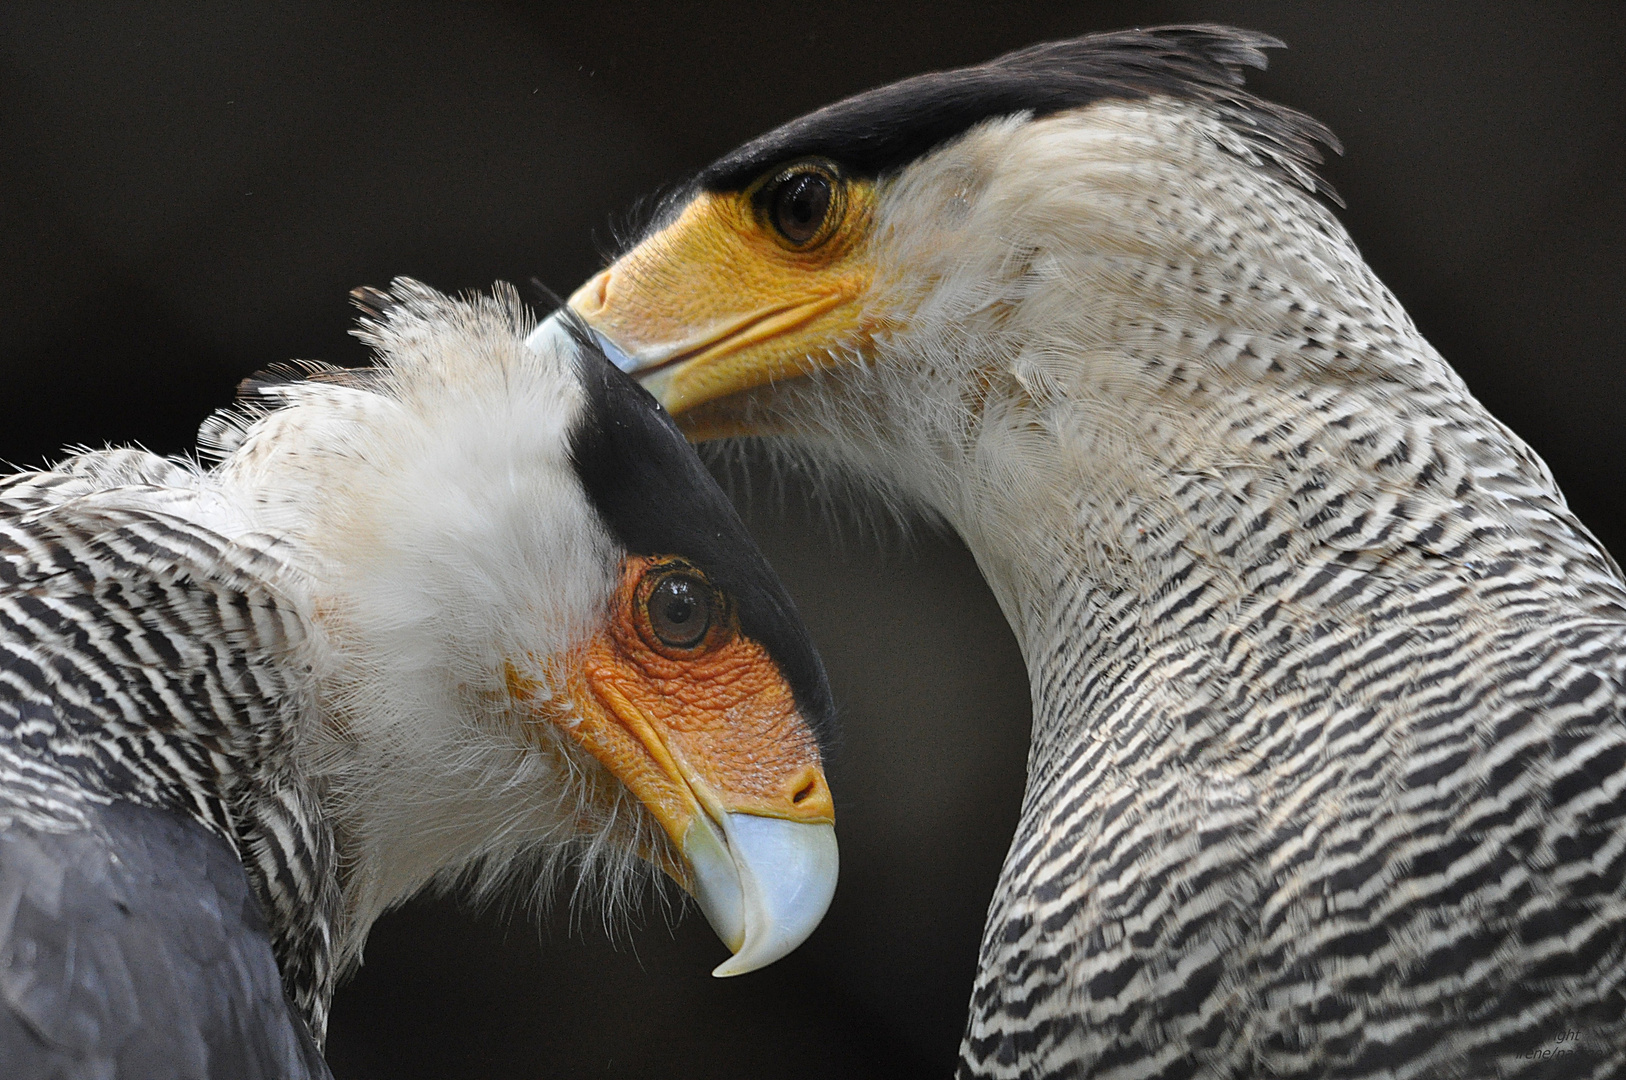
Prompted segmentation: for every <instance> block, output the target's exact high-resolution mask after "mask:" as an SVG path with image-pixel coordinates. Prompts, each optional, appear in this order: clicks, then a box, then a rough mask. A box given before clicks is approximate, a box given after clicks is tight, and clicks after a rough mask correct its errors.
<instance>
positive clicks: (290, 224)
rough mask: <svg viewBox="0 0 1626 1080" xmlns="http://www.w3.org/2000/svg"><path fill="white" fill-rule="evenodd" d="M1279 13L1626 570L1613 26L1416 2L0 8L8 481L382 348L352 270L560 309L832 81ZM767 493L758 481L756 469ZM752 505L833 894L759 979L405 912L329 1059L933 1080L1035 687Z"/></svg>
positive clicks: (594, 929) (590, 930)
mask: <svg viewBox="0 0 1626 1080" xmlns="http://www.w3.org/2000/svg"><path fill="white" fill-rule="evenodd" d="M1197 20H1203V21H1221V22H1231V23H1235V24H1238V25H1242V26H1249V27H1254V28H1257V29H1261V30H1266V31H1269V32H1271V33H1274V34H1276V35H1278V36H1280V37H1281V38H1283V39H1284V40H1286V41H1287V42H1288V43H1289V45H1290V46H1291V48H1290V49H1289V50H1288V51H1285V52H1278V53H1276V54H1274V55H1273V58H1272V61H1271V69H1270V71H1269V72H1268V73H1265V74H1264V75H1262V76H1259V77H1257V78H1255V79H1254V80H1253V85H1255V86H1256V87H1258V88H1260V89H1261V90H1262V91H1263V92H1264V93H1266V94H1267V95H1269V96H1272V97H1275V98H1277V99H1279V100H1282V101H1285V102H1287V103H1289V104H1291V105H1294V106H1297V107H1299V108H1302V109H1305V110H1307V111H1309V112H1311V113H1313V114H1314V115H1316V116H1318V117H1320V118H1321V119H1322V120H1325V121H1327V122H1328V123H1329V124H1331V125H1332V127H1333V129H1334V130H1335V131H1337V133H1338V135H1339V136H1340V137H1341V138H1342V139H1343V141H1344V144H1345V147H1346V156H1345V157H1344V158H1343V159H1340V160H1335V161H1333V162H1331V163H1329V164H1328V166H1327V170H1326V171H1327V173H1328V175H1329V176H1330V177H1331V179H1332V181H1333V183H1334V184H1335V185H1336V187H1337V188H1338V189H1339V191H1340V192H1341V193H1342V194H1343V195H1344V197H1345V198H1346V199H1347V200H1348V203H1349V208H1348V210H1347V211H1346V212H1344V214H1343V218H1344V220H1345V221H1346V222H1347V223H1348V225H1349V227H1350V229H1351V230H1352V231H1353V232H1354V234H1355V237H1356V239H1357V241H1358V242H1359V243H1360V245H1361V248H1362V249H1363V251H1365V253H1366V254H1367V256H1368V258H1369V259H1370V260H1371V261H1372V263H1373V264H1374V265H1375V266H1376V268H1377V270H1378V272H1379V274H1380V275H1381V276H1382V277H1383V278H1384V279H1385V280H1386V281H1387V282H1388V283H1389V284H1390V285H1391V286H1392V287H1393V288H1394V289H1395V291H1396V292H1397V293H1398V294H1399V295H1400V297H1401V299H1402V300H1403V301H1404V302H1405V303H1406V305H1407V306H1408V307H1409V308H1410V310H1411V312H1412V314H1413V315H1414V316H1415V317H1416V319H1417V321H1418V323H1419V324H1420V325H1421V326H1422V328H1423V330H1424V332H1425V333H1426V334H1428V336H1429V337H1430V338H1431V339H1432V340H1433V341H1434V343H1435V344H1436V345H1438V346H1439V347H1440V349H1441V350H1442V351H1443V352H1444V353H1445V355H1446V356H1447V357H1448V358H1449V359H1450V360H1451V361H1452V362H1453V363H1454V364H1456V365H1457V367H1458V368H1459V369H1460V370H1461V371H1462V373H1463V375H1464V376H1465V377H1466V378H1467V381H1468V384H1469V385H1470V386H1471V387H1472V388H1473V390H1474V391H1475V392H1476V393H1477V394H1478V395H1479V396H1480V397H1481V398H1483V399H1484V400H1485V401H1486V402H1487V403H1488V404H1489V405H1490V407H1491V408H1492V409H1493V410H1494V411H1495V412H1496V413H1497V414H1498V415H1499V416H1500V417H1502V419H1504V420H1505V421H1507V422H1508V423H1509V424H1510V425H1511V426H1512V427H1513V428H1514V429H1515V430H1517V431H1519V432H1521V433H1522V434H1523V435H1525V436H1526V437H1527V438H1528V439H1529V440H1530V441H1531V442H1532V443H1533V444H1534V445H1535V447H1536V449H1537V450H1538V451H1540V452H1541V453H1542V454H1543V455H1544V456H1545V457H1546V459H1547V460H1548V462H1549V463H1550V464H1551V465H1552V467H1553V469H1554V471H1555V472H1556V473H1557V474H1558V477H1559V480H1560V481H1561V483H1562V484H1563V485H1564V488H1565V490H1566V491H1567V492H1568V493H1569V496H1570V498H1571V500H1572V502H1573V503H1574V505H1575V507H1576V509H1577V510H1578V511H1579V513H1580V516H1581V517H1582V519H1583V520H1585V521H1586V522H1587V523H1588V524H1589V525H1591V526H1592V527H1593V528H1594V529H1595V530H1596V531H1597V532H1598V533H1599V534H1600V535H1601V536H1602V537H1603V539H1604V541H1605V542H1606V543H1608V544H1609V545H1610V546H1611V547H1612V548H1613V549H1614V550H1616V551H1617V552H1622V551H1626V508H1623V507H1622V499H1621V497H1620V489H1621V478H1622V477H1623V476H1626V437H1623V436H1622V433H1621V427H1620V424H1619V422H1618V420H1617V417H1619V416H1620V414H1621V412H1622V409H1623V407H1626V363H1623V361H1626V347H1623V345H1622V336H1621V335H1622V326H1621V324H1622V320H1623V316H1626V257H1623V253H1626V196H1623V194H1622V190H1621V185H1622V181H1623V177H1626V92H1623V91H1626V85H1623V84H1626V8H1623V7H1621V6H1619V5H1611V6H1608V7H1605V6H1602V5H1599V6H1595V7H1594V6H1569V5H1562V4H1543V5H1540V6H1539V7H1537V6H1535V5H1529V6H1526V5H1518V6H1513V5H1509V6H1507V7H1505V8H1504V7H1496V6H1492V5H1488V4H1462V5H1453V6H1441V7H1424V6H1422V5H1419V4H1414V3H1398V2H1397V3H1390V4H1374V3H1362V4H1353V3H1343V4H1330V3H1318V4H1314V5H1308V4H1291V3H1241V2H1238V3H1079V2H1071V3H1026V4H1021V3H1013V4H997V5H996V4H989V3H987V2H960V0H938V2H937V3H934V4H931V5H925V4H916V5H894V6H883V5H876V4H870V3H853V4H830V5H815V4H810V3H806V2H784V0H756V2H738V0H733V2H724V3H708V4H705V5H694V6H692V7H689V6H681V5H649V6H638V5H631V4H623V3H604V2H598V3H577V4H573V5H557V6H555V5H540V4H539V5H529V6H527V5H520V4H494V3H484V4H477V3H355V4H339V3H327V4H316V3H276V4H270V3H268V4H261V5H251V4H242V3H222V2H215V3H210V4H202V3H195V4H180V3H155V2H142V3H129V4H116V3H97V4H87V5H78V4H71V3H50V4H34V3H23V4H19V3H17V2H15V0H12V2H10V3H8V4H6V5H5V6H4V7H3V8H0V459H5V460H8V461H11V462H14V463H18V464H35V463H38V462H39V461H40V460H42V459H44V458H47V457H49V456H50V455H52V454H53V453H55V452H56V451H57V450H58V449H59V448H60V447H63V446H64V445H68V444H74V443H90V444H101V443H106V442H130V441H138V442H141V443H142V444H144V445H146V446H148V447H151V448H153V449H155V450H160V451H168V452H173V451H181V450H184V449H186V448H187V447H188V446H190V444H191V440H192V436H193V433H194V431H195V429H196V426H197V424H198V421H199V420H201V419H202V418H203V417H204V416H205V415H206V414H207V412H208V411H209V409H210V408H211V407H212V406H215V405H218V404H221V403H223V402H225V401H226V400H227V399H228V398H229V397H230V395H231V391H232V387H233V385H234V384H235V383H236V381H237V380H238V379H239V378H241V377H242V376H243V375H245V374H247V373H249V372H251V371H253V370H255V369H257V368H261V367H264V366H265V365H267V364H269V363H271V362H273V361H277V360H283V359H288V358H291V357H312V358H321V359H326V360H331V361H336V362H341V363H360V362H363V361H364V359H365V355H364V353H363V351H362V350H361V348H360V347H359V346H358V345H356V344H355V343H354V342H353V341H351V340H350V339H349V338H348V337H347V336H346V331H347V329H348V327H349V325H350V320H351V311H350V308H349V306H348V304H347V302H346V299H345V294H346V292H347V291H348V290H349V289H350V288H352V287H353V286H356V285H359V284H363V283H372V284H379V285H382V284H384V283H385V282H386V281H388V279H389V278H391V277H393V276H395V275H397V274H407V275H411V276H414V277H418V278H421V279H423V280H425V281H427V282H429V283H431V284H433V285H436V286H438V287H440V288H443V289H460V288H469V287H483V286H486V285H488V284H489V283H490V282H491V281H492V280H494V279H496V278H506V279H508V280H510V281H516V282H522V281H526V280H528V279H529V278H531V277H532V276H533V275H534V276H537V277H540V278H541V279H542V280H543V281H544V282H546V283H548V284H549V285H551V286H552V287H553V288H554V289H556V290H557V291H558V292H560V293H568V292H569V291H570V290H571V289H573V288H574V287H575V285H576V284H577V283H579V282H580V281H581V280H582V279H583V278H585V277H587V276H588V275H589V274H590V273H592V272H593V271H594V270H596V269H597V268H598V267H599V266H600V265H601V251H602V249H603V247H604V246H605V245H607V244H608V243H609V241H610V238H611V236H612V231H613V224H614V222H615V221H616V220H617V219H618V218H622V217H624V215H625V212H626V211H627V210H628V209H629V208H630V207H632V205H633V204H634V202H635V201H636V200H637V199H638V197H639V196H640V195H643V194H646V193H649V192H651V191H653V190H655V189H657V188H658V187H660V186H661V185H663V184H667V183H670V182H672V181H674V180H677V179H679V178H681V177H683V176H684V175H686V174H687V173H689V172H691V171H693V170H695V169H697V168H699V167H700V166H702V165H704V164H705V163H706V162H707V161H709V160H710V159H711V158H713V157H715V156H717V155H719V154H720V153H722V152H724V151H726V150H728V149H729V148H730V147H732V146H733V145H735V144H736V143H739V142H741V141H743V140H744V139H746V138H748V137H750V136H752V135H754V134H756V133H758V132H759V131H761V130H763V129H765V128H767V127H769V126H771V125H773V124H775V123H778V122H779V121H782V120H785V119H788V118H790V117H792V116H795V115H797V114H799V113H801V112H803V111H805V110H807V109H810V108H813V107H815V106H818V105H821V104H824V103H826V102H828V101H830V100H833V99H835V98H838V97H841V96H843V95H846V94H849V93H852V92H854V91H857V90H861V89H864V88H866V87H869V86H873V85H876V84H878V83H882V82H886V81H889V80H892V79H894V78H898V77H900V76H904V75H909V74H913V73H916V72H919V71H922V70H926V69H931V68H941V67H947V66H954V65H959V64H964V63H970V62H974V61H978V60H982V59H985V58H988V57H990V56H992V55H994V54H995V53H998V52H1002V51H1004V50H1007V49H1011V48H1015V47H1017V46H1021V45H1026V44H1029V43H1031V42H1034V41H1038V40H1043V39H1046V38H1054V37H1062V36H1068V35H1073V34H1078V33H1082V32H1086V31H1090V30H1100V29H1112V28H1118V27H1122V26H1129V25H1148V24H1156V23H1162V22H1181V21H1197ZM757 486H758V487H760V486H761V485H757ZM804 496H805V492H802V491H800V490H799V489H798V487H797V485H796V484H795V483H794V481H793V482H792V483H791V484H790V485H789V492H788V495H785V496H783V497H781V496H771V497H768V498H757V499H753V500H751V501H750V506H749V512H750V521H751V523H752V525H753V528H755V529H756V530H757V532H758V534H759V536H760V538H761V540H762V542H763V544H764V545H765V547H766V548H767V549H768V552H769V555H770V557H771V558H772V559H773V560H774V561H775V563H776V565H777V566H778V567H779V569H780V570H781V572H782V573H783V574H784V575H785V577H786V578H787V579H788V582H789V584H790V587H791V590H792V592H793V593H794V594H795V596H796V598H797V600H798V602H799V603H800V604H801V605H802V608H803V611H804V613H805V614H806V615H807V617H808V620H809V622H810V623H811V624H812V627H813V631H814V633H815V635H816V636H817V638H818V639H819V641H820V643H821V645H822V648H823V650H824V653H825V657H826V659H827V661H828V664H829V668H830V673H831V677H832V681H833V683H834V686H835V690H836V694H837V697H838V700H839V702H840V704H841V707H842V714H843V719H844V725H845V746H844V749H843V752H842V756H841V758H840V759H839V760H838V761H837V762H836V763H835V766H834V768H833V769H832V783H833V785H834V788H835V791H836V797H837V801H838V804H839V806H840V833H841V840H842V881H841V887H840V890H839V892H838V893H837V896H836V900H835V904H834V906H833V907H832V909H831V911H830V915H829V917H828V919H827V920H826V922H825V924H824V926H823V927H822V928H821V929H820V930H819V931H818V933H816V934H815V935H814V937H813V938H812V939H811V940H810V941H809V942H808V943H807V945H806V946H804V947H803V948H802V949H801V950H800V951H799V952H797V953H796V954H794V955H793V956H791V957H790V958H788V959H787V960H785V961H783V962H781V963H780V964H778V965H777V966H775V967H774V968H771V969H769V970H767V971H765V972H762V973H760V974H754V975H749V976H745V977H743V978H739V979H734V980H729V981H719V980H714V979H712V978H710V976H709V975H708V974H707V972H708V971H709V969H710V968H711V966H713V965H714V964H715V963H717V962H718V961H719V960H721V959H722V956H723V950H722V947H721V946H720V945H719V944H718V943H717V942H716V941H715V939H714V938H713V937H712V935H711V933H710V931H709V930H708V929H707V928H706V926H705V924H704V922H703V920H701V919H700V918H699V917H698V916H696V915H693V914H691V915H690V916H689V917H688V918H687V919H685V920H684V921H683V922H681V923H680V924H679V925H678V926H677V927H676V928H675V929H673V928H669V927H668V925H667V923H666V921H665V920H663V918H662V916H661V915H660V914H659V912H658V911H651V912H650V913H649V914H648V917H647V918H645V919H644V920H643V924H642V925H641V926H637V927H632V928H623V929H622V931H621V932H620V933H619V934H618V937H617V943H615V944H612V943H611V940H610V938H609V937H607V935H606V934H605V932H604V930H603V928H602V927H601V926H600V925H599V922H598V920H597V919H596V917H595V916H593V915H591V914H587V915H585V916H584V917H582V918H580V919H577V920H574V921H573V920H572V918H571V917H570V914H569V908H568V905H561V906H559V907H557V908H556V909H555V911H554V913H553V914H552V915H551V916H549V917H548V918H546V919H543V920H537V919H533V918H528V917H525V916H523V915H521V916H516V917H504V916H503V915H501V914H500V913H495V912H488V913H484V914H477V913H470V912H467V911H465V910H463V909H461V908H459V907H458V906H456V905H455V904H452V903H449V902H445V901H430V900H419V901H416V902H414V903H412V904H409V905H408V906H407V907H406V908H405V909H403V910H402V911H400V912H398V913H396V914H394V915H392V916H390V917H388V918H386V919H384V920H383V921H382V922H381V923H380V924H379V925H378V927H377V929H376V930H375V931H374V934H373V938H372V942H371V944H370V946H369V948H368V951H367V963H366V966H365V967H363V968H362V970H361V971H360V973H359V974H358V975H357V977H356V978H355V979H354V980H353V981H352V982H351V983H350V984H349V985H348V986H347V987H345V988H344V989H342V990H341V991H340V993H339V997H338V1000H337V1003H336V1006H335V1009H334V1013H333V1025H332V1032H331V1039H330V1044H329V1050H330V1057H331V1060H332V1062H333V1065H334V1069H335V1072H336V1073H337V1074H338V1076H339V1077H340V1078H341V1080H370V1078H373V1077H403V1078H404V1077H419V1076H423V1077H444V1078H457V1077H476V1076H477V1077H492V1078H501V1077H535V1076H566V1077H570V1076H601V1075H602V1076H663V1077H690V1076H692V1077H707V1078H732V1077H746V1076H759V1075H780V1074H784V1073H788V1072H795V1073H796V1074H797V1075H833V1076H841V1077H870V1076H886V1077H913V1076H922V1077H924V1076H936V1077H941V1076H945V1075H946V1074H947V1072H948V1070H949V1068H950V1065H951V1062H952V1060H953V1055H954V1051H955V1047H956V1044H957V1042H958V1038H959V1032H960V1024H961V1019H962V1016H963V1013H964V1008H965V1002H966V998H967V995H968V993H969V989H970V982H971V974H972V970H973V968H974V965H975V960H976V947H977V937H978V934H979V931H980V928H981V920H982V912H983V909H984V907H985V906H986V903H987V900H988V897H989V895H990V893H991V891H992V889H993V885H994V880H995V876H996V874H997V871H998V868H999V864H1000V861H1001V859H1002V857H1003V855H1004V849H1005V845H1006V842H1007V840H1008V838H1009V836H1010V833H1011V830H1012V828H1013V826H1014V822H1015V819H1016V812H1017V806H1018V799H1019V796H1020V792H1021V783H1022V770H1023V763H1024V757H1025V750H1026V741H1027V725H1028V700H1027V689H1026V679H1025V677H1024V675H1023V672H1022V669H1021V665H1020V662H1019V658H1018V656H1017V654H1016V650H1015V646H1014V643H1013V642H1012V639H1011V636H1010V633H1009V631H1008V630H1007V629H1006V627H1005V625H1004V623H1003V621H1002V619H1001V618H1000V616H999V613H998V610H997V609H996V607H995V605H994V603H993V601H992V599H991V598H990V597H989V595H988V594H987V592H986V590H985V589H984V587H983V586H982V584H981V581H980V579H979V578H978V576H977V573H976V569H975V567H974V566H973V565H972V563H971V561H970V559H969V558H968V556H967V555H966V554H965V552H964V550H963V549H962V548H961V547H960V546H959V545H958V544H957V543H955V542H954V541H952V539H949V538H945V537H942V536H940V535H936V534H933V533H932V532H930V531H929V530H927V531H924V532H920V531H917V532H916V533H915V534H914V535H913V536H912V537H909V538H904V537H903V536H901V534H899V533H898V532H897V531H896V530H882V531H881V532H880V533H879V534H877V533H876V532H875V531H873V530H871V529H869V528H868V527H867V526H865V525H863V524H851V518H850V517H848V516H844V515H842V514H841V513H840V508H837V509H838V515H837V517H838V521H848V522H849V525H848V527H846V528H838V529H837V530H834V531H833V530H831V529H829V528H826V527H823V525H821V524H818V521H819V520H820V519H822V517H823V515H824V513H825V510H826V509H828V508H823V509H821V508H819V507H817V506H815V507H813V508H811V509H810V508H809V506H808V504H807V500H806V498H805V497H804Z"/></svg>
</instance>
